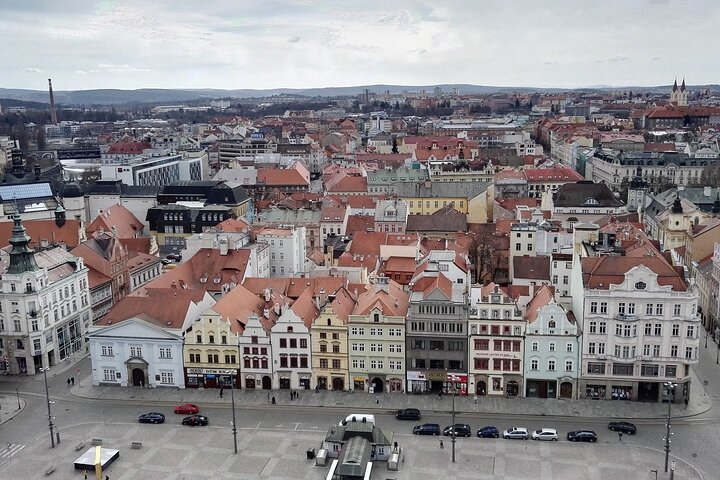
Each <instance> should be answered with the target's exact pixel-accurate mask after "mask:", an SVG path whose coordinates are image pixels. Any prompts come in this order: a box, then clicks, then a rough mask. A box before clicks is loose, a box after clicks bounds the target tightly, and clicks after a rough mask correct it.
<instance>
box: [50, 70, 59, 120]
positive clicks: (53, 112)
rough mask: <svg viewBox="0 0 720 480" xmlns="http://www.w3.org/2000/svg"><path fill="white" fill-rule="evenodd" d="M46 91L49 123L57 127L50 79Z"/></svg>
mask: <svg viewBox="0 0 720 480" xmlns="http://www.w3.org/2000/svg"><path fill="white" fill-rule="evenodd" d="M48 90H49V91H50V123H51V124H52V125H57V123H58V121H57V112H56V111H55V95H54V94H53V89H52V78H48Z"/></svg>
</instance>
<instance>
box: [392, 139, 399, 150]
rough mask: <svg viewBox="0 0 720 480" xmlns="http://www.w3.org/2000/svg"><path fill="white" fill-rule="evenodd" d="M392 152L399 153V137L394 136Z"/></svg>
mask: <svg viewBox="0 0 720 480" xmlns="http://www.w3.org/2000/svg"><path fill="white" fill-rule="evenodd" d="M392 153H398V146H397V138H395V137H392Z"/></svg>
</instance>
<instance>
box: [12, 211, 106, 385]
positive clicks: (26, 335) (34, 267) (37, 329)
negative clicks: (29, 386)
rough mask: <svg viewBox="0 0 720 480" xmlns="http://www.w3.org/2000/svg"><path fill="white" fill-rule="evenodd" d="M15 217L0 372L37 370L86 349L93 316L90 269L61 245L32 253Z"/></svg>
mask: <svg viewBox="0 0 720 480" xmlns="http://www.w3.org/2000/svg"><path fill="white" fill-rule="evenodd" d="M13 221H14V222H15V225H14V226H13V230H12V237H11V238H10V244H11V245H12V250H11V251H10V253H9V262H8V264H7V267H6V269H5V268H4V269H3V270H4V271H2V275H1V276H0V278H1V279H2V280H1V286H0V371H4V372H5V373H8V374H11V375H17V374H27V375H34V374H36V373H37V372H38V371H39V369H40V368H47V367H50V366H54V365H57V364H58V363H59V362H61V361H62V360H64V359H65V358H67V357H68V356H69V355H71V354H73V353H74V352H76V351H79V350H82V348H83V346H84V336H85V332H86V331H87V329H88V327H89V325H90V322H91V321H92V313H91V310H90V308H91V307H90V291H89V286H88V269H87V268H86V267H85V265H84V262H83V259H82V258H79V257H75V256H73V255H71V254H70V253H68V252H67V251H66V250H64V249H62V248H60V247H57V248H52V249H49V250H43V251H40V252H34V251H33V250H31V249H30V248H28V244H29V242H30V237H29V236H28V235H27V234H26V232H25V228H24V227H23V226H22V224H21V222H20V216H19V215H14V216H13ZM3 256H4V252H3Z"/></svg>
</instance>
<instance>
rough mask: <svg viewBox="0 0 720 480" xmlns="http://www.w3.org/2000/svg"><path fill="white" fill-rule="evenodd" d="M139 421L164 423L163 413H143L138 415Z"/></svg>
mask: <svg viewBox="0 0 720 480" xmlns="http://www.w3.org/2000/svg"><path fill="white" fill-rule="evenodd" d="M138 422H140V423H165V415H163V414H162V413H158V412H150V413H143V414H142V415H140V416H139V417H138Z"/></svg>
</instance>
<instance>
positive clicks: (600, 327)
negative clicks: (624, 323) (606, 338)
mask: <svg viewBox="0 0 720 480" xmlns="http://www.w3.org/2000/svg"><path fill="white" fill-rule="evenodd" d="M601 313H602V312H601ZM598 333H601V334H605V333H607V322H600V323H598Z"/></svg>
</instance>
